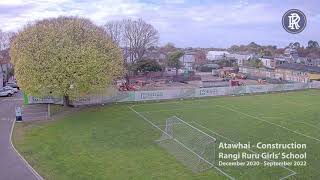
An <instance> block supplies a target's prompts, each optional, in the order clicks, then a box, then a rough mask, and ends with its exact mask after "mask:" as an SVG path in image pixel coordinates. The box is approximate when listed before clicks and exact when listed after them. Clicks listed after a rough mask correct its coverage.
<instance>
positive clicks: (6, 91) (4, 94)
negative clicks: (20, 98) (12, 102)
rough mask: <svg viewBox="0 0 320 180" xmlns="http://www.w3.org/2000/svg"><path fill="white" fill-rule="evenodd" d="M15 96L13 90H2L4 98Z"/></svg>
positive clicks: (0, 90)
mask: <svg viewBox="0 0 320 180" xmlns="http://www.w3.org/2000/svg"><path fill="white" fill-rule="evenodd" d="M13 94H14V92H13V90H5V89H3V88H2V89H0V97H4V96H9V97H10V96H12V95H13Z"/></svg>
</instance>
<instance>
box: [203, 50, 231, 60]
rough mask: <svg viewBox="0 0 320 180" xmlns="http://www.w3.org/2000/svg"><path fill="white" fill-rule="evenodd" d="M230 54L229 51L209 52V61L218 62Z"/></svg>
mask: <svg viewBox="0 0 320 180" xmlns="http://www.w3.org/2000/svg"><path fill="white" fill-rule="evenodd" d="M228 54H230V53H229V52H228V51H208V53H207V59H208V60H209V61H218V60H220V59H221V58H223V57H226V55H228Z"/></svg>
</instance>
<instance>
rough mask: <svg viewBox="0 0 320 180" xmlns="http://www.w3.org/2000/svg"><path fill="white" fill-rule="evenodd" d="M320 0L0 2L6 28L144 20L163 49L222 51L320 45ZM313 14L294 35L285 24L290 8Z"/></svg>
mask: <svg viewBox="0 0 320 180" xmlns="http://www.w3.org/2000/svg"><path fill="white" fill-rule="evenodd" d="M319 7H320V1H319V0H306V1H304V0H281V1H279V0H260V1H258V0H256V1H253V0H197V1H196V0H0V29H2V30H3V31H18V30H20V29H21V28H22V27H23V26H24V25H25V24H26V23H28V22H30V21H31V22H32V21H35V20H41V19H44V18H49V17H58V16H62V15H63V16H80V17H86V18H89V19H91V20H92V21H93V22H95V23H96V24H98V25H103V24H105V23H106V22H108V21H111V20H121V19H124V18H126V19H127V18H132V19H137V18H142V19H143V20H145V21H146V22H148V23H150V24H152V25H153V26H154V27H155V28H156V29H157V30H158V31H159V33H160V45H163V44H165V43H167V42H171V43H174V44H175V45H176V46H177V47H221V48H226V47H230V46H231V45H234V44H236V45H240V44H249V43H250V42H256V43H258V44H262V45H277V46H278V47H285V46H286V45H288V44H289V43H290V42H300V43H301V44H302V45H306V44H307V42H308V41H309V40H316V41H318V42H320V9H319ZM294 8H295V9H300V10H301V11H303V12H304V13H305V14H306V16H307V27H306V28H305V30H304V31H303V32H301V33H299V34H289V33H288V32H286V31H285V30H284V29H283V27H282V23H281V19H282V16H283V14H284V13H285V12H286V11H287V10H289V9H294Z"/></svg>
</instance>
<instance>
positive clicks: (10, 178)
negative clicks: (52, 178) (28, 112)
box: [0, 93, 41, 180]
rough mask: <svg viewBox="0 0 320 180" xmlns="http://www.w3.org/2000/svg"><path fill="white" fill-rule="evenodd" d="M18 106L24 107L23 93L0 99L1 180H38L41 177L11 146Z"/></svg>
mask: <svg viewBox="0 0 320 180" xmlns="http://www.w3.org/2000/svg"><path fill="white" fill-rule="evenodd" d="M16 106H20V107H21V106H22V95H21V93H18V94H15V95H14V96H13V97H0V180H38V179H41V177H38V175H37V173H35V172H33V171H34V170H33V169H32V168H31V167H30V166H29V165H28V164H27V163H26V162H25V161H24V159H23V158H22V157H20V155H19V154H17V153H16V151H15V149H14V148H13V147H12V144H11V140H10V136H11V129H12V125H13V121H14V119H15V107H16Z"/></svg>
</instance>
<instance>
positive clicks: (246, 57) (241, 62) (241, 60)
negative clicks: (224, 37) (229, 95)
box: [226, 54, 253, 66]
mask: <svg viewBox="0 0 320 180" xmlns="http://www.w3.org/2000/svg"><path fill="white" fill-rule="evenodd" d="M226 57H227V58H233V59H236V60H237V64H238V66H243V65H244V63H245V62H246V61H248V60H250V59H251V58H253V55H252V54H228V55H226Z"/></svg>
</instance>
